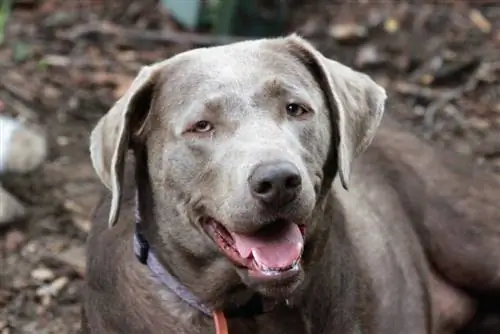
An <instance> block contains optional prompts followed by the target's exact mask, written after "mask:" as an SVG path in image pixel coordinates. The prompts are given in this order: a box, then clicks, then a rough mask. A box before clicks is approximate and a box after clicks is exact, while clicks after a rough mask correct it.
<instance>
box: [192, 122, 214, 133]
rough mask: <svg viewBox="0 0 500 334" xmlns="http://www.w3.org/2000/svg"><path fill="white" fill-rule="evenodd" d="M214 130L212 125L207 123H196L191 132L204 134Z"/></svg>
mask: <svg viewBox="0 0 500 334" xmlns="http://www.w3.org/2000/svg"><path fill="white" fill-rule="evenodd" d="M213 129H214V127H213V125H212V124H211V123H210V122H208V121H199V122H196V123H195V124H194V125H193V127H192V128H191V132H198V133H206V132H210V131H212V130H213Z"/></svg>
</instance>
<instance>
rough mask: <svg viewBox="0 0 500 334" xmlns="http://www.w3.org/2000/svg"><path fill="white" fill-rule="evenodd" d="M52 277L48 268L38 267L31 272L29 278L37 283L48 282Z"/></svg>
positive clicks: (51, 272) (52, 274)
mask: <svg viewBox="0 0 500 334" xmlns="http://www.w3.org/2000/svg"><path fill="white" fill-rule="evenodd" d="M54 277H55V275H54V272H53V271H52V270H50V269H48V268H44V267H40V268H36V269H34V270H32V271H31V278H33V279H34V280H36V281H39V282H48V281H51V280H53V279H54Z"/></svg>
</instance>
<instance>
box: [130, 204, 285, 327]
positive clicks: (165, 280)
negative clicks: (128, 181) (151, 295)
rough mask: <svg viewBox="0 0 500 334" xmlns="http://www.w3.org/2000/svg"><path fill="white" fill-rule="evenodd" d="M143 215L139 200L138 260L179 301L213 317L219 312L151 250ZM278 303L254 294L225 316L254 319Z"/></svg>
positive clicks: (136, 244) (135, 240)
mask: <svg viewBox="0 0 500 334" xmlns="http://www.w3.org/2000/svg"><path fill="white" fill-rule="evenodd" d="M141 221H142V219H141V214H140V211H139V208H138V198H137V200H136V227H135V233H134V238H133V243H134V253H135V254H136V256H137V259H138V260H139V262H141V263H142V264H144V265H146V266H147V267H148V268H149V270H150V272H151V275H152V277H153V278H154V279H155V280H156V281H157V282H158V283H160V284H161V285H163V286H165V287H166V288H167V289H168V290H170V291H171V292H172V293H174V294H175V295H176V296H177V297H179V299H181V300H182V301H184V302H185V303H186V304H188V305H190V306H191V307H193V308H195V309H197V310H198V311H200V312H201V313H203V314H205V315H207V316H210V317H211V316H213V315H214V312H216V311H217V310H215V309H213V308H212V307H210V306H208V305H205V304H204V303H202V302H201V301H200V299H199V298H198V297H196V296H195V295H194V294H193V293H192V292H191V291H190V289H189V288H187V287H186V286H184V285H183V284H182V283H181V282H180V281H179V280H178V279H177V278H175V277H174V276H173V275H172V274H171V273H170V272H169V271H168V270H167V268H166V267H165V266H164V265H163V264H162V263H161V260H160V259H159V258H158V257H157V256H156V254H155V252H154V250H152V249H150V246H149V243H148V241H147V240H146V238H145V237H144V235H143V233H142V232H141V227H142V224H141ZM276 304H277V302H275V301H272V300H269V299H265V298H263V297H262V296H260V295H259V294H254V295H253V296H252V298H250V300H249V301H248V302H247V303H245V304H244V305H242V306H240V307H237V308H231V309H227V310H223V312H224V315H225V316H226V317H229V318H237V317H253V316H257V315H260V314H263V313H267V312H269V311H271V310H272V309H273V308H274V306H276Z"/></svg>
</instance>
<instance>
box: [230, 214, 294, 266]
mask: <svg viewBox="0 0 500 334" xmlns="http://www.w3.org/2000/svg"><path fill="white" fill-rule="evenodd" d="M231 235H232V237H233V239H234V241H235V245H234V246H235V248H236V250H237V251H238V253H240V256H241V257H242V258H244V259H246V258H248V257H249V256H250V254H252V255H253V258H254V260H255V262H257V263H258V264H259V265H261V266H265V267H267V268H270V269H279V268H287V267H290V266H291V265H292V264H293V263H294V262H295V261H296V260H297V259H298V258H299V257H300V255H301V252H302V247H303V246H304V238H303V237H302V233H301V232H300V229H299V227H298V226H297V224H292V223H288V224H286V225H285V224H283V225H279V226H271V227H269V228H265V229H264V230H263V231H259V232H257V233H255V234H252V235H244V234H237V233H231Z"/></svg>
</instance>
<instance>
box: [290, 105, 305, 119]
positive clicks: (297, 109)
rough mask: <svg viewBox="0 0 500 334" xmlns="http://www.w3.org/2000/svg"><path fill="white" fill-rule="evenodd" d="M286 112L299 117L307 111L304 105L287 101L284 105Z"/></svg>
mask: <svg viewBox="0 0 500 334" xmlns="http://www.w3.org/2000/svg"><path fill="white" fill-rule="evenodd" d="M286 112H287V114H288V115H289V116H292V117H300V116H302V115H304V114H306V113H307V112H308V110H306V109H305V108H304V107H302V106H301V105H300V104H297V103H289V104H287V105H286Z"/></svg>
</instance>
